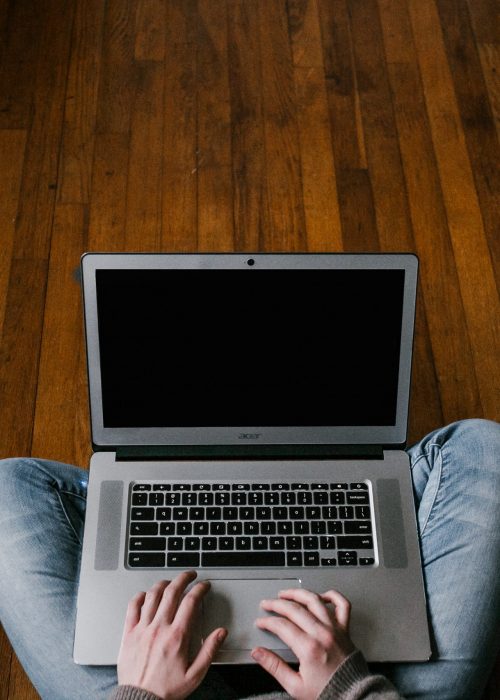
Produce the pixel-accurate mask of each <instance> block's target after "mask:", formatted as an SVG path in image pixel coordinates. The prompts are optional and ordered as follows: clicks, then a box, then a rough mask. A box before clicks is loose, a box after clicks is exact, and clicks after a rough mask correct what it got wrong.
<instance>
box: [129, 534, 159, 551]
mask: <svg viewBox="0 0 500 700" xmlns="http://www.w3.org/2000/svg"><path fill="white" fill-rule="evenodd" d="M165 542H166V538H165V537H131V538H130V549H131V550H138V551H144V552H150V551H153V550H155V551H163V550H164V549H165Z"/></svg>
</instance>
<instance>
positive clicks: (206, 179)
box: [196, 0, 234, 252]
mask: <svg viewBox="0 0 500 700" xmlns="http://www.w3.org/2000/svg"><path fill="white" fill-rule="evenodd" d="M197 37H198V40H197V67H196V71H197V73H196V75H197V79H196V84H197V92H196V100H197V129H198V149H197V151H198V153H197V161H196V177H197V187H198V250H200V251H219V252H220V251H231V250H233V249H234V241H233V186H232V160H231V108H230V96H229V68H228V52H227V6H226V1H225V0H198V33H197Z"/></svg>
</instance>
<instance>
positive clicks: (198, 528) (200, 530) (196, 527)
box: [193, 522, 209, 535]
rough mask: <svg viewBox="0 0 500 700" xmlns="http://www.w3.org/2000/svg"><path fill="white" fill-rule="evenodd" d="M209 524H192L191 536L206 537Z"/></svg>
mask: <svg viewBox="0 0 500 700" xmlns="http://www.w3.org/2000/svg"><path fill="white" fill-rule="evenodd" d="M208 528H209V524H208V523H207V522H203V523H194V524H193V534H195V535H208Z"/></svg>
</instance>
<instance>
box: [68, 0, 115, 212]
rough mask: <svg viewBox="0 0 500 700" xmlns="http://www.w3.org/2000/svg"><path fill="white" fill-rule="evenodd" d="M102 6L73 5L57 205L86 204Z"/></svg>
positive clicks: (90, 2) (96, 2) (91, 0)
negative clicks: (73, 15)
mask: <svg viewBox="0 0 500 700" xmlns="http://www.w3.org/2000/svg"><path fill="white" fill-rule="evenodd" d="M104 7H105V4H104V3H103V2H101V0H87V1H86V2H77V3H76V13H75V21H74V26H73V35H72V39H71V57H70V62H69V73H68V83H67V88H66V102H65V110H64V125H63V139H62V149H61V158H60V162H59V187H58V197H57V200H58V202H60V203H70V202H73V203H82V204H88V202H89V199H90V188H91V177H92V158H93V152H94V139H95V125H96V119H97V95H98V86H99V70H100V60H101V43H102V33H103V23H104Z"/></svg>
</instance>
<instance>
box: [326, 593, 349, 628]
mask: <svg viewBox="0 0 500 700" xmlns="http://www.w3.org/2000/svg"><path fill="white" fill-rule="evenodd" d="M321 597H322V598H323V600H326V601H327V602H329V603H333V605H334V606H335V618H336V620H337V622H338V624H339V625H340V626H341V627H342V628H343V629H345V630H346V631H347V630H349V622H350V618H351V603H350V602H349V601H348V600H347V598H345V597H344V596H343V595H342V593H339V592H338V591H333V590H330V591H326V593H322V594H321Z"/></svg>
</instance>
